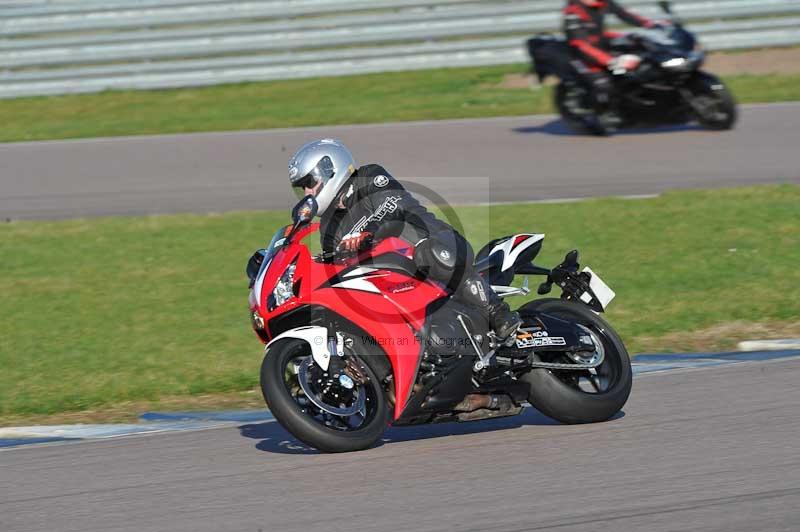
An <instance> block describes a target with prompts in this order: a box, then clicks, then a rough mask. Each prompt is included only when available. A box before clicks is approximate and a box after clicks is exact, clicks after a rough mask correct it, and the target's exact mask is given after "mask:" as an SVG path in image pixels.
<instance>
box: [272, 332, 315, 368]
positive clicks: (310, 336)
mask: <svg viewBox="0 0 800 532" xmlns="http://www.w3.org/2000/svg"><path fill="white" fill-rule="evenodd" d="M283 338H297V339H298V340H303V341H304V342H306V343H307V344H308V345H309V346H311V356H312V357H313V358H314V362H315V363H316V364H317V366H319V367H321V368H322V369H323V371H327V370H328V365H329V364H330V362H331V354H330V353H329V352H328V345H327V344H328V329H327V328H326V327H316V326H311V325H309V326H306V327H298V328H296V329H289V330H288V331H285V332H283V333H281V334H279V335H278V336H276V337H275V338H273V339H272V340H271V341H270V342H269V343H268V344H267V347H266V349H269V346H271V345H272V344H273V343H275V342H277V341H278V340H281V339H283Z"/></svg>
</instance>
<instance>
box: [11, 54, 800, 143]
mask: <svg viewBox="0 0 800 532" xmlns="http://www.w3.org/2000/svg"><path fill="white" fill-rule="evenodd" d="M526 68H527V67H526V66H524V65H511V66H496V67H482V68H458V69H438V70H425V71H417V72H401V73H385V74H371V75H361V76H352V77H341V78H322V79H308V80H293V81H275V82H265V83H245V84H237V85H221V86H215V87H208V88H199V89H178V90H164V91H129V92H124V91H119V92H106V93H100V94H88V95H71V96H54V97H37V98H19V99H14V100H0V118H2V119H0V141H7V142H10V141H23V140H44V139H63V138H79V137H97V136H116V135H143V134H162V133H182V132H192V131H222V130H239V129H262V128H264V129H265V128H277V127H300V126H314V125H332V124H358V123H373V122H388V121H404V120H432V119H443V118H466V117H486V116H504V115H524V114H537V113H548V112H552V110H553V109H552V103H551V101H552V97H551V88H549V87H546V88H544V89H541V90H538V91H534V92H531V91H529V90H526V89H508V88H501V87H500V86H499V84H500V82H501V81H502V80H503V78H504V76H505V75H507V74H514V73H523V72H525V71H526ZM725 79H726V81H727V82H728V83H729V84H730V86H731V88H732V89H733V92H734V93H735V95H736V97H737V98H738V100H739V101H740V102H741V103H748V102H774V101H786V100H800V75H796V74H795V75H769V76H747V75H741V76H731V77H727V78H725Z"/></svg>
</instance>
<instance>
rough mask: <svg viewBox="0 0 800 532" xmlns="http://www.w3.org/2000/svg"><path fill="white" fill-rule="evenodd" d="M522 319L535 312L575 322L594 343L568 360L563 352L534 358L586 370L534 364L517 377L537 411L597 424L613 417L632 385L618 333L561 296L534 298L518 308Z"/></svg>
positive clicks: (572, 421) (567, 420)
mask: <svg viewBox="0 0 800 532" xmlns="http://www.w3.org/2000/svg"><path fill="white" fill-rule="evenodd" d="M519 312H520V314H521V315H522V318H523V319H524V320H525V322H526V323H528V322H532V323H533V322H534V320H535V316H536V315H537V314H539V313H544V314H549V315H552V316H555V317H557V318H560V319H562V320H566V321H569V322H572V323H575V324H577V325H578V326H579V327H580V328H581V330H582V331H583V332H584V333H585V334H587V335H588V336H590V337H591V338H592V341H593V342H594V343H595V346H596V347H595V351H594V352H593V353H579V354H575V355H573V357H575V358H571V357H570V356H568V355H567V354H565V353H547V352H546V351H542V352H539V353H537V356H538V357H539V358H540V360H542V361H543V362H556V363H565V364H570V363H591V362H592V361H593V360H596V361H600V360H602V363H600V365H599V366H597V367H596V368H594V369H591V370H580V371H576V370H567V369H564V370H561V369H543V368H535V369H532V370H530V371H529V372H528V373H526V374H524V375H523V376H521V377H520V380H522V381H524V382H526V383H527V384H528V385H529V386H530V391H529V395H528V401H529V402H530V403H531V404H532V405H533V406H534V407H535V408H536V409H537V410H539V411H540V412H542V413H543V414H545V415H547V416H549V417H551V418H553V419H555V420H557V421H561V422H562V423H569V424H577V423H597V422H600V421H606V420H608V419H610V418H612V417H613V416H614V415H616V414H617V413H618V412H619V411H620V410H622V407H623V406H624V405H625V403H626V401H627V400H628V396H629V395H630V393H631V386H632V384H633V374H632V371H631V362H630V357H629V356H628V351H627V350H626V349H625V345H624V344H623V343H622V340H621V339H620V337H619V335H617V333H616V332H615V331H614V329H612V328H611V326H610V325H609V324H608V323H606V321H605V320H603V319H602V318H601V317H600V316H598V315H597V314H595V313H594V312H592V310H591V309H590V308H589V307H587V306H586V305H583V304H582V303H578V302H574V301H564V300H562V299H539V300H536V301H532V302H530V303H528V304H526V305H524V306H522V307H521V308H520V309H519Z"/></svg>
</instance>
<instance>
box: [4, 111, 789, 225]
mask: <svg viewBox="0 0 800 532" xmlns="http://www.w3.org/2000/svg"><path fill="white" fill-rule="evenodd" d="M321 137H337V138H340V139H342V140H344V141H345V142H346V143H347V144H348V145H349V146H350V148H351V149H352V150H353V152H354V153H355V154H356V155H357V157H358V158H359V162H360V163H362V164H363V163H367V162H380V163H382V164H383V165H384V166H385V167H386V168H387V169H388V170H389V171H390V172H391V173H392V174H394V175H395V176H397V177H399V178H401V179H407V180H411V181H413V182H419V183H424V184H426V185H431V186H432V188H433V189H434V190H435V192H436V193H437V194H439V195H440V196H442V197H443V198H445V199H446V200H447V201H448V202H450V203H451V204H458V203H474V202H479V203H484V202H506V201H532V200H547V199H557V198H573V197H591V196H611V195H640V194H654V193H659V192H662V191H664V190H667V189H676V188H697V187H703V188H711V187H729V186H738V185H746V184H760V183H776V182H800V164H798V146H799V145H800V141H799V140H798V139H800V104H797V103H787V104H773V105H758V106H745V107H743V108H742V110H741V119H740V122H739V124H738V125H737V128H736V129H735V130H733V131H730V132H723V133H718V132H709V131H703V130H700V129H697V128H694V127H691V126H686V127H684V126H682V127H672V128H661V129H655V130H635V131H629V132H625V133H623V134H619V135H617V136H615V137H612V138H594V137H586V136H576V135H573V134H571V133H570V132H569V131H567V130H566V128H565V127H564V125H563V124H562V123H561V122H560V121H559V120H557V119H556V118H555V117H552V116H533V117H514V118H493V119H482V120H455V121H441V122H418V123H405V124H387V125H366V126H341V127H319V128H307V129H285V130H269V131H245V132H232V133H201V134H191V135H171V136H155V137H127V138H114V139H92V140H75V141H53V142H29V143H11V144H0V219H31V218H71V217H83V216H104V215H139V214H149V213H174V212H200V213H203V212H226V211H235V210H259V209H287V208H288V207H289V206H291V205H292V204H293V196H292V195H291V193H290V191H289V190H288V186H287V180H286V179H287V178H286V163H287V160H288V158H289V156H290V155H291V153H292V152H293V151H294V150H295V149H296V148H297V147H298V146H299V145H301V144H302V143H303V142H306V141H309V140H313V139H316V138H321ZM437 178H439V179H437ZM295 201H296V200H295Z"/></svg>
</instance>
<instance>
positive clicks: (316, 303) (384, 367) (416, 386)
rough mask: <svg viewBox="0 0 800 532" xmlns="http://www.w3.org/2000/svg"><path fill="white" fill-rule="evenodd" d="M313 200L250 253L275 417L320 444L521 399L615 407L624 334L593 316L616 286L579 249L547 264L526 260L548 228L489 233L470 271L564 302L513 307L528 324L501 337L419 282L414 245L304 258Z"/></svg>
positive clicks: (363, 444) (621, 387)
mask: <svg viewBox="0 0 800 532" xmlns="http://www.w3.org/2000/svg"><path fill="white" fill-rule="evenodd" d="M315 212H316V202H315V201H314V199H313V198H312V197H307V198H305V199H304V200H303V201H301V202H300V203H299V204H298V205H297V206H296V207H295V209H294V211H293V220H294V223H293V224H292V225H290V226H287V227H285V228H281V229H280V230H279V231H278V233H277V234H276V235H275V237H274V238H273V239H272V241H271V242H270V244H269V246H268V247H267V248H265V249H260V250H258V251H257V252H256V253H255V254H254V255H253V256H252V258H251V259H250V261H249V263H248V266H247V273H248V276H249V278H250V287H251V291H250V298H249V305H250V311H251V317H252V325H253V329H254V330H255V332H256V334H257V335H258V336H259V338H260V339H261V340H262V342H264V343H265V344H266V349H265V356H264V360H263V363H262V365H261V389H262V392H263V394H264V399H265V400H266V402H267V404H268V406H269V408H270V410H271V411H272V413H273V414H274V416H275V418H276V419H277V420H278V421H279V422H280V423H281V424H282V425H283V426H284V427H285V428H286V429H287V430H289V432H291V433H292V434H293V435H294V436H295V437H297V438H298V439H299V440H301V441H303V442H305V443H306V444H308V445H311V446H313V447H315V448H317V449H319V450H322V451H327V452H344V451H354V450H359V449H365V448H367V447H369V446H371V445H372V444H373V443H375V441H376V440H378V438H380V436H381V434H382V433H383V432H384V430H385V429H386V428H387V426H388V425H389V424H390V423H392V424H394V425H409V424H420V423H434V422H441V421H470V420H478V419H487V418H493V417H501V416H510V415H515V414H518V413H520V412H521V411H522V408H523V405H524V403H525V402H526V401H527V402H530V404H532V405H533V406H534V407H536V408H537V409H538V410H540V411H541V412H543V413H544V414H546V415H548V416H550V417H552V418H554V419H556V420H559V421H561V422H564V423H591V422H599V421H604V420H607V419H609V418H611V417H612V416H614V415H615V414H616V413H617V412H619V411H620V409H621V408H622V407H623V405H624V404H625V402H626V401H627V399H628V395H629V394H630V391H631V383H632V375H631V366H630V360H629V357H628V353H627V351H626V349H625V346H624V345H623V343H622V340H621V339H620V338H619V336H618V335H617V333H616V332H614V330H613V329H612V328H611V327H610V326H609V325H608V323H606V322H605V321H604V320H603V319H602V318H600V316H599V315H598V313H600V312H603V310H604V309H605V307H606V305H607V304H608V303H609V302H610V301H611V299H612V298H613V297H614V293H613V292H612V291H611V290H610V289H609V288H608V286H606V285H605V283H603V281H602V280H601V279H600V278H599V277H598V276H597V275H596V274H594V273H593V272H592V271H591V270H590V269H589V268H584V269H583V271H579V265H578V253H577V251H572V252H570V253H568V254H567V256H566V258H565V260H564V262H562V263H561V264H559V265H558V266H556V267H555V268H553V269H552V270H550V269H546V268H542V267H539V266H536V265H534V264H533V262H532V261H533V259H534V257H535V256H536V255H537V253H538V252H539V250H540V249H541V246H542V241H543V239H544V235H541V234H519V235H513V236H508V237H504V238H500V239H497V240H493V241H491V242H489V243H488V244H487V245H486V246H485V247H484V248H483V249H482V250H481V251H480V252H479V253H478V255H477V256H476V264H475V268H476V269H477V270H478V271H479V272H480V273H481V275H483V276H484V277H485V278H486V279H487V280H489V281H490V283H491V284H492V286H493V288H494V289H495V290H496V291H497V293H498V294H500V295H501V296H502V297H506V296H511V295H525V294H528V293H529V290H528V286H527V279H525V282H524V283H523V284H522V286H521V287H514V286H512V281H513V279H514V276H515V275H517V274H530V275H542V276H544V277H546V279H545V281H544V282H543V283H542V284H541V285H540V286H539V290H538V292H539V294H542V295H544V294H546V293H548V292H549V291H550V289H551V287H552V285H553V284H556V285H557V286H558V287H559V288H561V290H562V295H561V298H560V299H555V298H546V299H538V300H534V301H531V302H529V303H526V304H525V305H523V306H522V307H520V308H519V312H520V314H521V315H522V316H523V318H524V325H523V326H522V327H521V328H520V330H519V331H518V333H517V334H516V335H515V337H514V338H512V339H510V340H508V341H506V342H503V343H500V342H498V341H497V338H496V337H495V336H494V335H493V333H492V332H491V331H490V326H489V323H488V321H487V320H486V318H485V317H484V316H483V315H482V314H481V313H480V312H479V311H478V310H477V309H473V308H470V307H467V306H465V305H462V304H460V303H459V302H457V301H455V300H453V299H452V298H451V297H450V294H449V293H448V292H447V290H446V289H445V288H444V287H443V286H441V285H440V284H438V283H436V282H435V281H432V280H429V279H426V277H425V275H424V274H423V273H422V272H420V271H418V269H417V268H416V266H415V262H414V260H413V256H414V247H413V246H411V245H409V244H408V243H406V242H405V241H403V240H400V239H397V238H387V239H385V240H382V241H380V242H377V243H374V245H373V246H372V247H371V248H370V249H368V250H365V251H363V252H361V253H360V254H358V255H357V256H345V257H340V256H336V255H334V254H330V253H322V254H319V255H316V256H312V254H311V252H310V251H309V249H308V247H307V246H306V245H305V244H304V243H303V241H304V239H306V238H307V237H309V236H310V235H312V234H315V233H316V232H317V230H318V227H319V224H316V223H311V221H312V219H313V216H314V214H315Z"/></svg>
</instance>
